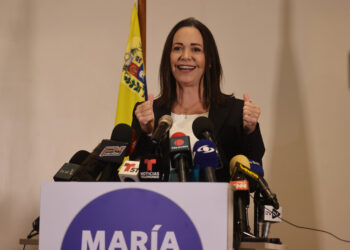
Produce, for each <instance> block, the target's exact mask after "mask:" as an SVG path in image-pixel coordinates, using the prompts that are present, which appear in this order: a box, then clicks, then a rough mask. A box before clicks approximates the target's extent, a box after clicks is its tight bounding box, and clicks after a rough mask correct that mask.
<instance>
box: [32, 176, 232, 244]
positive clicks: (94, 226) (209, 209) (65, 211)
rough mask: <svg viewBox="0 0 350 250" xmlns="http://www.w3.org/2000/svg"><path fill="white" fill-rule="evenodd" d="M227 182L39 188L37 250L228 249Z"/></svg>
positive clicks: (49, 185) (229, 191)
mask: <svg viewBox="0 0 350 250" xmlns="http://www.w3.org/2000/svg"><path fill="white" fill-rule="evenodd" d="M232 205H233V189H232V187H231V186H230V185H228V184H227V183H140V182H139V183H136V182H134V183H131V182H124V183H83V182H79V183H78V182H69V183H44V184H42V190H41V205H40V239H39V249H40V250H47V249H51V250H59V249H60V250H61V249H62V250H68V249H86V250H87V249H96V250H97V249H99V250H104V249H106V250H107V249H125V250H126V249H128V250H130V249H150V250H158V249H164V250H165V249H167V250H169V249H191V250H196V249H216V250H219V249H223V250H225V249H230V250H232V245H233V242H232V240H233V239H232V238H233V237H232V236H233V214H232V211H233V209H232V207H233V206H232Z"/></svg>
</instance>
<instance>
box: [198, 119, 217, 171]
mask: <svg viewBox="0 0 350 250" xmlns="http://www.w3.org/2000/svg"><path fill="white" fill-rule="evenodd" d="M192 130H193V134H194V135H195V136H196V137H197V138H198V139H199V140H201V139H205V140H209V141H212V142H213V143H214V145H215V148H216V153H217V155H218V157H219V166H218V167H219V168H222V167H223V166H224V165H223V163H222V158H221V154H220V152H219V149H218V144H217V142H216V140H215V137H214V124H213V123H212V122H211V121H210V120H209V118H207V117H204V116H199V117H197V118H196V119H195V120H194V121H193V123H192Z"/></svg>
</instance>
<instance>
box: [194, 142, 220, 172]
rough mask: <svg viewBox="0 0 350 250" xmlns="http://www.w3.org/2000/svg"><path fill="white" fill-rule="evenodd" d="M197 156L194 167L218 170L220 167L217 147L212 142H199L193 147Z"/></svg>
mask: <svg viewBox="0 0 350 250" xmlns="http://www.w3.org/2000/svg"><path fill="white" fill-rule="evenodd" d="M193 151H194V152H195V156H194V159H193V162H194V165H198V166H199V167H200V168H202V167H209V166H210V167H213V168H217V167H218V165H219V157H218V155H217V153H216V148H215V145H214V143H213V142H212V141H210V140H199V141H197V142H196V143H195V144H194V146H193Z"/></svg>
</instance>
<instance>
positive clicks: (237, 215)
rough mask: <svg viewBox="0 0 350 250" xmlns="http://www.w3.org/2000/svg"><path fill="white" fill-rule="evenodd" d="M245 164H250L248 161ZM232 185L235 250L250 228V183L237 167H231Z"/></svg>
mask: <svg viewBox="0 0 350 250" xmlns="http://www.w3.org/2000/svg"><path fill="white" fill-rule="evenodd" d="M243 160H246V161H245V163H246V164H247V163H249V161H248V159H243ZM230 176H231V179H230V184H231V185H232V186H234V188H235V194H234V232H235V239H236V240H235V249H239V245H240V241H241V239H242V238H244V235H249V231H250V227H249V223H248V219H247V218H248V207H249V202H250V198H249V182H248V179H247V177H246V176H245V175H244V174H243V173H241V172H240V171H238V170H237V167H236V165H232V166H231V165H230Z"/></svg>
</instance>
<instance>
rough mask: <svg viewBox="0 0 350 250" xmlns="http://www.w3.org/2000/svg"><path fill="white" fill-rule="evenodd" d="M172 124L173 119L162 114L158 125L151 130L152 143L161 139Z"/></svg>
mask: <svg viewBox="0 0 350 250" xmlns="http://www.w3.org/2000/svg"><path fill="white" fill-rule="evenodd" d="M172 125H173V119H172V118H171V116H170V115H163V116H162V117H161V118H160V119H159V121H158V127H157V128H156V130H155V131H154V132H153V134H152V137H151V140H152V142H153V143H154V144H159V143H160V142H161V140H163V138H164V137H165V135H166V133H167V132H168V131H169V129H170V128H171V126H172Z"/></svg>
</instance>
